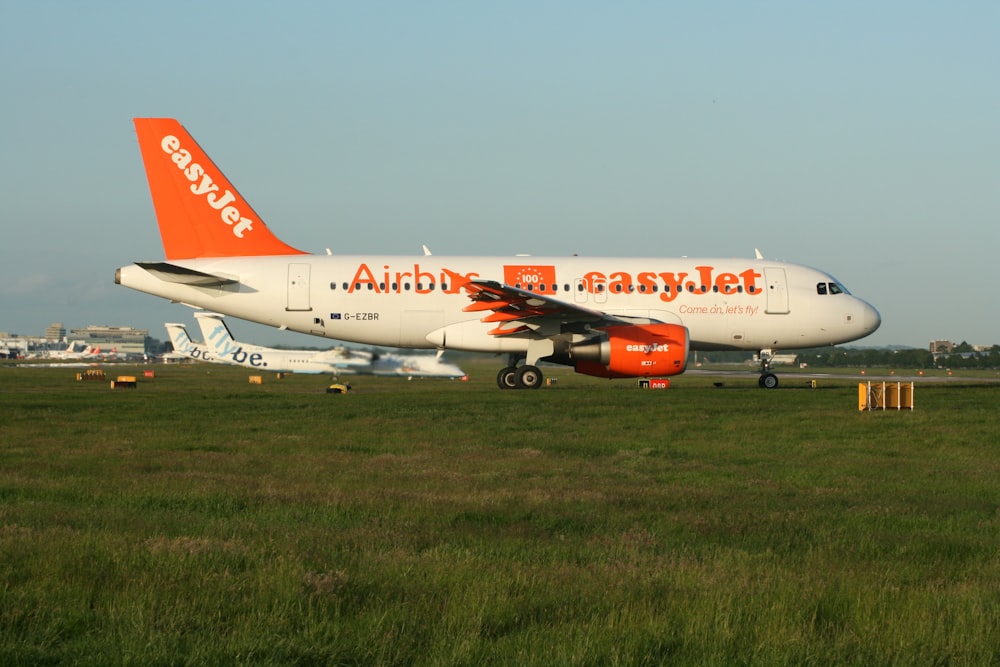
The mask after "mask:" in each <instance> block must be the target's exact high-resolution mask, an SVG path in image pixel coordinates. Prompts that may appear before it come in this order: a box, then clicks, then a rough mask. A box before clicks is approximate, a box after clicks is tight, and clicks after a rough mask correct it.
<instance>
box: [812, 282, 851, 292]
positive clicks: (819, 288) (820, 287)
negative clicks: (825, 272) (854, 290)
mask: <svg viewBox="0 0 1000 667" xmlns="http://www.w3.org/2000/svg"><path fill="white" fill-rule="evenodd" d="M816 294H850V292H848V291H847V288H845V287H844V286H843V285H841V284H840V283H832V282H831V283H816Z"/></svg>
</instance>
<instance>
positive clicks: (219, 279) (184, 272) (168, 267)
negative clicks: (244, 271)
mask: <svg viewBox="0 0 1000 667" xmlns="http://www.w3.org/2000/svg"><path fill="white" fill-rule="evenodd" d="M136 264H137V265H138V266H140V267H142V268H143V269H145V270H146V271H148V272H150V273H152V274H153V275H154V276H156V277H157V278H159V279H160V280H164V281H166V282H168V283H180V284H181V285H191V286H193V287H223V286H225V285H235V284H236V283H237V282H239V281H237V280H235V279H233V278H224V277H223V276H215V275H212V274H211V273H205V272H203V271H195V270H194V269H188V268H185V267H183V266H177V265H176V264H170V263H169V262H136Z"/></svg>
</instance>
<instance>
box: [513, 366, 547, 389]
mask: <svg viewBox="0 0 1000 667" xmlns="http://www.w3.org/2000/svg"><path fill="white" fill-rule="evenodd" d="M514 384H515V385H517V388H518V389H538V388H539V387H541V386H542V372H541V371H540V370H538V368H537V367H535V366H521V367H520V368H518V369H517V372H516V373H515V374H514Z"/></svg>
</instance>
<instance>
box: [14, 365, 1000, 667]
mask: <svg viewBox="0 0 1000 667" xmlns="http://www.w3.org/2000/svg"><path fill="white" fill-rule="evenodd" d="M468 365H469V366H470V370H471V371H472V374H473V380H472V381H470V382H468V383H463V382H450V381H443V380H424V381H412V382H407V381H404V380H396V379H380V378H361V377H359V378H353V379H352V383H353V384H354V385H355V390H354V391H353V392H352V393H351V394H349V395H347V396H336V395H327V394H325V393H323V388H324V386H325V383H324V380H323V379H322V378H317V377H315V376H312V377H310V376H299V377H289V378H285V379H283V380H280V381H279V380H276V379H274V377H273V376H265V380H264V384H263V385H259V386H257V385H250V384H249V383H248V382H247V372H246V371H242V370H240V369H228V368H223V367H217V366H194V367H185V368H180V367H174V368H168V367H157V368H156V372H157V377H156V379H155V380H152V381H150V380H146V381H141V382H140V384H139V387H138V388H137V389H135V390H116V391H112V390H110V389H109V388H108V385H107V384H106V383H96V384H91V383H78V382H76V381H75V380H74V373H75V371H73V370H71V369H19V368H7V367H3V368H0V402H2V404H0V409H2V417H0V664H23V665H39V664H42V665H44V664H66V663H71V664H79V665H108V664H110V665H115V664H118V665H203V664H209V665H211V664H265V665H266V664H275V665H277V664H295V665H312V664H315V665H329V664H344V665H369V664H374V665H477V664H528V665H551V664H571V665H599V664H600V665H603V664H620V665H642V664H647V665H657V664H671V665H731V664H767V665H772V664H789V665H792V664H794V665H842V664H863V665H895V664H900V665H902V664H906V665H911V664H955V665H962V664H969V665H978V664H990V663H993V664H995V663H1000V635H998V633H997V631H996V629H997V628H998V627H1000V531H998V529H1000V525H998V524H1000V474H998V473H1000V459H998V457H997V442H998V439H997V434H998V433H1000V428H998V427H1000V419H998V413H997V405H998V401H1000V384H995V383H985V382H972V381H968V382H962V381H952V382H948V383H940V382H933V383H931V382H926V383H923V384H921V383H920V382H918V385H917V388H916V392H915V397H916V405H917V410H916V411H914V412H889V413H881V412H880V413H859V412H858V410H857V379H851V378H843V379H840V378H831V379H829V380H827V379H822V380H820V381H819V388H818V389H815V390H813V389H808V388H806V382H807V381H806V380H804V379H801V378H796V377H794V375H791V376H790V377H786V378H783V379H784V380H785V381H784V383H783V387H782V388H781V389H778V390H775V391H763V390H759V389H757V388H756V377H755V376H754V375H752V374H748V375H747V376H745V377H734V376H727V377H725V378H724V386H723V387H722V388H721V389H720V388H714V387H713V386H712V382H713V381H717V380H718V378H707V377H700V376H694V375H691V376H682V377H680V378H675V379H674V381H673V387H672V388H671V389H669V390H667V391H640V390H637V389H635V384H634V382H630V381H629V382H626V381H622V382H615V383H612V382H608V381H601V380H595V379H592V378H586V377H583V376H576V375H573V374H572V373H571V372H570V373H567V372H565V371H562V370H556V369H552V370H549V369H546V374H547V375H549V376H554V377H557V378H558V382H557V384H556V385H555V386H553V387H551V388H543V389H541V390H539V391H535V392H519V391H513V392H510V391H500V390H498V389H496V387H495V384H494V380H493V376H494V375H495V372H496V370H497V368H498V367H499V364H498V363H487V364H485V365H477V364H476V363H475V362H472V363H470V364H468ZM137 372H138V374H139V375H141V370H139V369H132V368H130V369H128V370H127V371H121V373H123V374H136V373H137ZM118 373H119V371H118V370H112V373H111V374H113V375H117V374H118ZM140 380H141V378H140Z"/></svg>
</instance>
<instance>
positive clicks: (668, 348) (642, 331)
mask: <svg viewBox="0 0 1000 667" xmlns="http://www.w3.org/2000/svg"><path fill="white" fill-rule="evenodd" d="M602 331H603V332H604V333H603V334H602V336H601V338H600V340H597V341H593V342H587V343H583V344H580V345H575V346H573V348H572V349H571V355H572V357H573V359H574V367H575V368H576V372H577V373H583V374H584V375H594V376H596V377H603V378H631V377H650V376H665V375H677V374H679V373H683V372H684V369H685V367H686V366H687V357H688V331H687V328H686V327H683V326H680V325H679V324H634V325H622V326H616V327H607V328H605V329H602Z"/></svg>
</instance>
